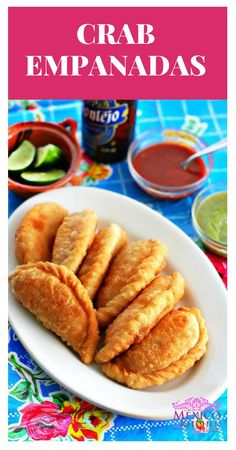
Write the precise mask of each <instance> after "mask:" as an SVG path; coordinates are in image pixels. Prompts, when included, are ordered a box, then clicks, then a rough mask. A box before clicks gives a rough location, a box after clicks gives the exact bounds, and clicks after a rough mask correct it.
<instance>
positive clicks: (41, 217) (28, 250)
mask: <svg viewBox="0 0 236 450" xmlns="http://www.w3.org/2000/svg"><path fill="white" fill-rule="evenodd" d="M67 214H68V211H67V210H66V209H65V208H63V207H62V206H60V205H58V204H57V203H54V202H47V203H39V204H38V205H35V206H33V207H32V208H31V209H30V210H29V211H28V212H27V213H26V214H25V216H24V217H23V219H22V221H21V223H20V225H19V227H18V228H17V230H16V237H15V255H16V258H17V260H18V262H19V263H20V264H26V263H28V262H37V261H50V260H51V256H52V246H53V242H54V239H55V236H56V232H57V229H58V227H59V225H61V223H62V221H63V219H64V217H65V216H66V215H67Z"/></svg>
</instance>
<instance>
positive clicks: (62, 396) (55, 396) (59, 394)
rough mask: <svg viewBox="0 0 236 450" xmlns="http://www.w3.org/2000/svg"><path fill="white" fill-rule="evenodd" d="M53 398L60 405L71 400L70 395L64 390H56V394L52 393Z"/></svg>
mask: <svg viewBox="0 0 236 450" xmlns="http://www.w3.org/2000/svg"><path fill="white" fill-rule="evenodd" d="M52 399H53V401H54V403H56V404H57V405H58V406H62V404H63V403H64V402H66V401H68V400H69V397H68V395H66V394H65V393H64V392H55V394H52Z"/></svg>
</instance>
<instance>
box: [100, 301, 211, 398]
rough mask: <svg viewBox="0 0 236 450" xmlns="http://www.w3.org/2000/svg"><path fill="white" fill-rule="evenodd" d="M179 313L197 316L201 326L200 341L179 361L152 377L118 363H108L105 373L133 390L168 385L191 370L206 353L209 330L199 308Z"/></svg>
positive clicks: (184, 309) (103, 367) (182, 308)
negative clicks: (130, 370) (122, 366)
mask: <svg viewBox="0 0 236 450" xmlns="http://www.w3.org/2000/svg"><path fill="white" fill-rule="evenodd" d="M179 311H186V312H190V313H192V314H194V315H195V317H196V319H197V321H198V324H199V339H198V342H197V343H196V344H195V346H194V347H193V348H191V349H190V350H189V351H188V353H186V355H183V356H182V357H181V358H180V359H179V360H178V361H175V362H173V363H171V364H170V365H169V366H168V367H166V368H165V369H162V370H158V371H157V372H154V373H152V374H150V375H141V374H137V373H134V372H128V371H127V370H126V369H125V368H120V367H119V365H117V364H116V363H111V362H107V363H105V364H103V365H102V370H103V372H104V373H105V374H106V375H107V376H108V377H110V378H112V379H113V380H115V381H118V382H119V383H123V384H126V385H127V386H129V387H130V388H132V389H143V388H146V387H149V386H153V385H158V386H160V385H161V384H164V383H166V382H167V381H170V380H172V379H173V378H176V377H178V376H180V375H182V374H183V373H184V372H186V370H188V369H190V368H191V367H192V366H193V365H194V363H195V362H196V361H198V360H199V359H200V358H201V357H202V356H203V355H204V354H205V353H206V346H207V342H208V334H207V328H206V326H205V323H204V319H203V317H202V316H201V313H200V311H199V310H198V309H197V308H185V307H181V308H179Z"/></svg>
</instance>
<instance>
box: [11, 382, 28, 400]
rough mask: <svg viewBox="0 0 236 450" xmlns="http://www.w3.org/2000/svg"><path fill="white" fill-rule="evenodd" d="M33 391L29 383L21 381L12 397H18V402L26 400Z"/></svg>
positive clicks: (13, 390) (12, 391) (12, 392)
mask: <svg viewBox="0 0 236 450" xmlns="http://www.w3.org/2000/svg"><path fill="white" fill-rule="evenodd" d="M30 391H32V389H31V386H30V383H29V382H27V381H19V383H17V385H16V387H15V388H14V389H12V390H11V391H10V395H12V396H13V397H16V398H17V399H18V400H22V401H24V400H26V399H27V398H28V397H29V394H30Z"/></svg>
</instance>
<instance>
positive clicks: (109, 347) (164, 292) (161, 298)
mask: <svg viewBox="0 0 236 450" xmlns="http://www.w3.org/2000/svg"><path fill="white" fill-rule="evenodd" d="M183 294H184V279H183V277H182V276H181V275H180V274H179V273H178V272H175V273H173V276H168V275H158V276H157V277H156V278H154V280H153V281H152V282H151V283H150V284H149V285H148V286H147V287H146V288H145V289H144V290H143V291H142V292H141V294H139V296H138V297H137V298H135V299H134V300H133V301H132V303H131V304H130V305H129V306H128V307H127V308H126V309H124V311H122V313H121V314H119V315H118V316H117V317H116V318H115V320H114V321H113V322H112V323H111V324H110V325H109V327H108V328H107V331H106V336H105V345H104V347H102V348H101V349H100V350H99V352H98V353H97V354H96V356H95V361H96V362H97V363H104V362H107V361H109V360H111V359H113V358H114V357H115V356H117V355H118V354H119V353H121V352H124V351H125V350H127V349H128V348H129V347H130V346H131V345H132V344H134V343H138V342H141V341H142V340H143V338H144V337H145V336H146V335H147V334H148V333H149V331H150V330H151V329H152V328H153V327H154V326H155V325H156V324H157V322H158V321H159V320H160V319H162V317H164V316H165V315H166V314H167V313H168V312H170V311H171V310H172V309H173V308H174V306H175V304H176V303H177V302H178V301H179V300H180V299H181V297H182V296H183Z"/></svg>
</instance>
